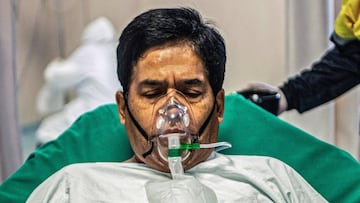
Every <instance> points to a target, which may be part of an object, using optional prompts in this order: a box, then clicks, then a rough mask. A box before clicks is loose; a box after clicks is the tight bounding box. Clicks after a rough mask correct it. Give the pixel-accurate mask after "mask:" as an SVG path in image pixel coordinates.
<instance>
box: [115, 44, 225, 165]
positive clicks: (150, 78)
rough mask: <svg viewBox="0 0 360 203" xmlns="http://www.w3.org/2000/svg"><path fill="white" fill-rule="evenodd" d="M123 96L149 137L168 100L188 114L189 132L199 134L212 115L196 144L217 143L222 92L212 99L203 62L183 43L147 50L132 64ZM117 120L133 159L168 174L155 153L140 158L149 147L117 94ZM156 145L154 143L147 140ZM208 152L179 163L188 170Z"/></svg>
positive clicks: (121, 95)
mask: <svg viewBox="0 0 360 203" xmlns="http://www.w3.org/2000/svg"><path fill="white" fill-rule="evenodd" d="M130 81H131V82H130V85H129V92H128V97H127V99H128V100H127V102H128V107H129V110H130V112H131V113H132V114H133V116H134V118H135V120H136V121H137V122H138V124H139V125H140V126H141V127H142V128H143V129H144V130H145V132H146V133H147V134H148V135H149V136H150V137H151V136H152V132H153V129H154V126H155V123H156V116H154V115H156V112H158V110H159V109H160V108H162V107H163V105H164V104H165V103H166V101H168V100H169V98H171V97H172V98H173V99H174V100H175V101H177V102H179V103H181V105H184V106H186V107H187V109H189V110H190V112H191V114H190V125H189V127H188V128H189V130H190V131H191V132H192V133H195V132H198V131H199V129H200V127H201V126H202V124H203V123H204V122H205V120H206V119H207V118H208V116H209V115H210V113H211V110H212V109H213V108H214V105H215V111H214V112H213V113H212V114H211V115H210V122H209V124H208V125H207V126H206V128H205V130H204V131H203V133H202V134H201V135H200V137H199V143H213V142H216V141H217V134H218V126H219V122H221V121H222V114H223V108H224V91H223V90H221V91H219V93H217V95H216V97H215V98H214V94H213V92H212V89H211V86H210V83H209V80H208V77H207V73H206V70H205V68H204V64H203V62H202V60H201V59H200V58H199V57H198V55H197V54H196V53H195V52H194V51H193V48H192V47H191V46H190V45H188V44H186V43H178V44H170V45H165V46H157V47H153V48H150V49H149V50H147V51H146V52H145V53H144V54H143V56H142V57H141V58H140V59H139V61H138V63H137V64H135V66H134V69H133V73H132V77H131V80H130ZM116 98H117V102H118V109H119V116H120V121H121V123H122V124H124V125H125V127H126V131H127V134H128V137H129V141H130V144H131V147H132V149H133V150H134V152H135V159H136V161H138V162H144V163H145V164H147V165H148V166H150V167H151V168H154V169H157V170H160V171H164V172H168V171H169V169H168V163H167V162H166V161H165V160H163V159H162V158H161V157H160V154H159V152H158V151H157V150H156V149H155V148H156V147H154V149H153V150H152V152H151V154H149V155H148V156H146V157H145V158H144V157H143V156H142V155H143V154H144V153H145V152H147V151H148V150H149V149H150V148H151V144H150V143H149V142H148V141H147V140H146V139H145V138H144V137H143V136H142V134H141V133H140V132H139V130H138V129H137V128H136V126H135V125H134V122H133V120H132V119H131V118H130V116H129V112H128V110H127V108H126V105H125V101H124V99H125V98H124V95H123V94H122V92H118V93H117V95H116ZM151 140H152V141H153V142H154V145H155V146H156V145H157V143H156V142H157V139H151ZM211 152H212V149H200V150H193V151H192V152H191V153H190V156H189V157H188V158H187V159H185V160H184V161H183V166H184V168H185V170H186V169H189V168H191V167H193V166H194V165H196V164H198V163H199V162H202V161H204V160H206V159H207V158H208V157H209V155H210V153H211Z"/></svg>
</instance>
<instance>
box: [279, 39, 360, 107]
mask: <svg viewBox="0 0 360 203" xmlns="http://www.w3.org/2000/svg"><path fill="white" fill-rule="evenodd" d="M359 83H360V41H359V40H354V41H351V42H350V43H348V44H346V45H338V44H335V47H334V48H332V49H331V50H329V51H328V52H327V53H325V55H324V56H323V57H322V58H321V59H320V61H318V62H316V63H314V64H313V65H312V67H311V68H310V69H307V70H305V71H303V72H301V73H300V74H299V75H296V76H294V77H291V78H289V79H288V80H287V81H286V82H285V83H284V84H283V85H282V86H281V87H280V89H281V90H282V91H283V92H284V94H285V97H286V100H287V103H288V110H291V109H296V110H297V111H298V112H300V113H302V112H304V111H307V110H310V109H312V108H314V107H317V106H319V105H321V104H323V103H325V102H328V101H330V100H332V99H334V98H335V97H337V96H340V95H341V94H343V93H345V92H346V91H348V90H349V89H351V88H352V87H354V86H356V85H357V84H359Z"/></svg>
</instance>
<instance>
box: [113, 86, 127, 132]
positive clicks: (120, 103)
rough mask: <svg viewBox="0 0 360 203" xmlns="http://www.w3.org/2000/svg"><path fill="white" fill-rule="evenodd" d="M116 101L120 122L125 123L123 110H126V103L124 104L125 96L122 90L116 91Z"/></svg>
mask: <svg viewBox="0 0 360 203" xmlns="http://www.w3.org/2000/svg"><path fill="white" fill-rule="evenodd" d="M115 97H116V103H117V106H118V114H119V118H120V123H121V124H123V125H124V124H125V110H126V104H125V97H124V93H123V92H122V91H117V92H116V95H115Z"/></svg>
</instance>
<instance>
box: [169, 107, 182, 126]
mask: <svg viewBox="0 0 360 203" xmlns="http://www.w3.org/2000/svg"><path fill="white" fill-rule="evenodd" d="M167 114H168V118H169V125H170V127H174V126H175V125H176V124H177V123H178V122H180V121H181V119H182V117H183V112H182V111H181V110H180V109H179V108H178V107H176V106H175V105H173V106H170V107H169V109H168V111H167Z"/></svg>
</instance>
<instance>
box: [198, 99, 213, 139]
mask: <svg viewBox="0 0 360 203" xmlns="http://www.w3.org/2000/svg"><path fill="white" fill-rule="evenodd" d="M214 111H215V103H214V105H213V107H212V109H211V112H210V114H209V115H208V117H207V118H206V120H205V122H204V123H203V124H202V126H201V127H200V129H199V131H198V133H197V135H198V137H200V135H201V134H202V133H203V132H204V130H205V128H206V127H207V125H208V124H209V122H210V119H211V116H212V114H213V113H214ZM195 141H196V142H197V141H198V140H194V142H195Z"/></svg>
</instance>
